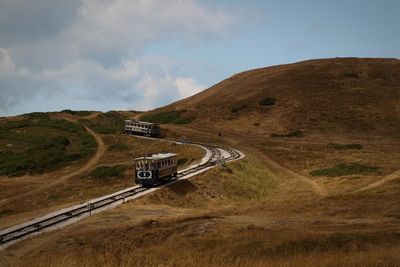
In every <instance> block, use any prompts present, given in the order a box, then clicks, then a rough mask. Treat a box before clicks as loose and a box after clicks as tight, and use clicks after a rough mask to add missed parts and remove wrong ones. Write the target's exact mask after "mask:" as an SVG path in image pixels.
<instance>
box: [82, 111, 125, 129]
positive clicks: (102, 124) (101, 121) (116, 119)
mask: <svg viewBox="0 0 400 267" xmlns="http://www.w3.org/2000/svg"><path fill="white" fill-rule="evenodd" d="M124 119H125V117H124V116H122V115H121V114H119V113H118V112H115V111H109V112H106V113H103V114H100V115H99V116H97V117H96V118H94V119H92V120H85V119H81V120H79V123H81V124H84V125H86V126H87V127H89V128H90V129H92V130H93V131H95V132H96V133H100V134H113V133H118V132H121V131H123V128H124Z"/></svg>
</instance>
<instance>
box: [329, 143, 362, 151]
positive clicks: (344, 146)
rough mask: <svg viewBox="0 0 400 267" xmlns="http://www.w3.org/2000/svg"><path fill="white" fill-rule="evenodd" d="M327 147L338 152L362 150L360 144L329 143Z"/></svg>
mask: <svg viewBox="0 0 400 267" xmlns="http://www.w3.org/2000/svg"><path fill="white" fill-rule="evenodd" d="M328 147H332V148H334V149H338V150H348V149H362V148H363V145H361V144H337V143H329V144H328Z"/></svg>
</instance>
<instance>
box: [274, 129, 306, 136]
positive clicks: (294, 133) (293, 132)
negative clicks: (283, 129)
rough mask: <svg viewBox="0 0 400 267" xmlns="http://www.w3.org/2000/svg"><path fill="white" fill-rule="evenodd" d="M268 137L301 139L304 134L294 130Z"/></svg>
mask: <svg viewBox="0 0 400 267" xmlns="http://www.w3.org/2000/svg"><path fill="white" fill-rule="evenodd" d="M270 136H271V137H302V136H304V134H303V132H302V131H300V130H294V131H290V132H287V133H283V134H280V133H272V134H271V135H270Z"/></svg>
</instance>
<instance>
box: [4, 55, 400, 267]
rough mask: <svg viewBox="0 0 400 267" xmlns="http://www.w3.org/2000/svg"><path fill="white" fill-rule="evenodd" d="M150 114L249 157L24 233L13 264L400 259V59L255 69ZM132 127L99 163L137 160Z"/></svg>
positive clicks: (8, 257) (177, 133)
mask: <svg viewBox="0 0 400 267" xmlns="http://www.w3.org/2000/svg"><path fill="white" fill-rule="evenodd" d="M267 98H268V99H267ZM270 99H274V101H272V100H270ZM260 103H262V104H260ZM264 104H266V105H264ZM165 112H167V113H165ZM145 115H146V116H147V118H149V119H154V120H163V121H164V122H165V123H164V124H163V125H162V127H163V128H164V133H165V134H166V135H167V136H169V137H173V138H183V137H184V138H187V139H191V140H199V141H203V142H213V143H219V144H225V145H231V146H233V147H237V148H239V149H241V150H242V151H243V152H245V153H246V158H245V159H244V160H241V161H237V162H232V163H229V164H227V165H226V166H225V167H224V168H216V169H213V170H210V171H208V172H206V173H203V174H201V175H199V176H196V177H195V178H193V179H191V180H188V181H187V180H186V181H182V182H179V183H176V184H174V185H172V186H170V187H168V188H165V189H163V190H158V191H156V192H154V193H152V194H149V195H147V196H145V197H143V198H140V199H137V200H134V201H131V202H128V203H125V204H123V205H121V206H119V207H117V208H115V209H113V210H109V211H106V212H103V213H100V214H97V215H95V216H92V217H90V218H88V219H84V220H82V221H80V222H78V223H77V224H74V225H70V226H67V227H65V228H62V229H60V230H58V231H56V232H51V233H46V234H43V235H40V236H37V237H34V238H31V239H28V240H24V241H22V242H20V243H18V244H15V245H13V246H11V247H9V248H7V249H5V250H3V251H1V252H0V264H1V265H2V266H16V265H19V266H28V265H29V266H99V265H104V266H400V197H399V196H400V172H399V169H400V164H399V162H400V135H399V133H400V61H399V60H394V59H355V58H348V59H330V60H314V61H306V62H300V63H296V64H290V65H282V66H276V67H271V68H264V69H258V70H252V71H247V72H244V73H240V74H237V75H234V76H232V77H231V78H229V79H227V80H225V81H222V82H221V83H219V84H217V85H215V86H213V87H211V88H210V89H208V90H206V91H204V92H202V93H200V94H198V95H195V96H193V97H190V98H188V99H185V100H182V101H179V102H177V103H174V104H172V105H169V106H166V107H163V108H160V109H156V110H154V111H151V112H148V113H146V114H145ZM128 116H131V117H133V116H139V115H138V114H131V115H128ZM218 133H221V136H218ZM124 138H127V137H125V136H121V135H118V134H116V135H108V136H104V138H103V139H104V141H105V143H106V144H107V145H108V147H109V148H110V147H111V146H113V147H114V148H113V149H112V150H111V151H110V150H107V151H108V152H107V153H106V154H105V155H104V157H102V159H101V160H100V162H99V165H113V164H116V165H124V164H128V162H126V157H125V155H124V154H123V153H126V152H122V151H123V150H124V148H123V146H119V145H117V144H119V143H122V141H121V139H124ZM142 141H143V142H145V141H144V140H142ZM123 142H124V143H125V141H123ZM146 142H148V143H143V146H140V147H139V146H136V143H135V144H134V143H130V144H129V146H130V147H131V148H132V150H136V149H143V148H144V147H148V149H149V150H148V151H151V147H152V144H153V142H152V141H147V140H146ZM159 145H160V143H157V144H155V145H154V147H155V148H158V146H159ZM164 145H165V146H166V147H165V149H167V150H172V149H174V148H176V147H175V146H173V145H170V144H168V143H165V144H164ZM118 147H119V148H118ZM114 149H115V150H114ZM119 149H122V151H121V150H119ZM114 153H116V154H114ZM119 153H120V154H119ZM187 153H188V155H190V156H186V157H187V158H188V159H189V158H190V159H191V160H195V159H196V158H197V156H195V155H197V154H196V153H195V151H190V150H188V151H187ZM76 179H79V178H76ZM377 181H385V182H382V183H377V184H374V186H372V187H369V188H367V190H360V189H365V188H366V187H367V186H368V185H371V184H373V183H374V182H377ZM113 183H115V184H119V182H117V181H113ZM108 186H110V185H108Z"/></svg>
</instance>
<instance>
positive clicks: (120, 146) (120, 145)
mask: <svg viewBox="0 0 400 267" xmlns="http://www.w3.org/2000/svg"><path fill="white" fill-rule="evenodd" d="M108 149H109V150H110V151H114V150H119V151H122V150H128V149H129V146H128V145H127V144H124V143H115V144H112V145H110V146H109V147H108Z"/></svg>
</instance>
